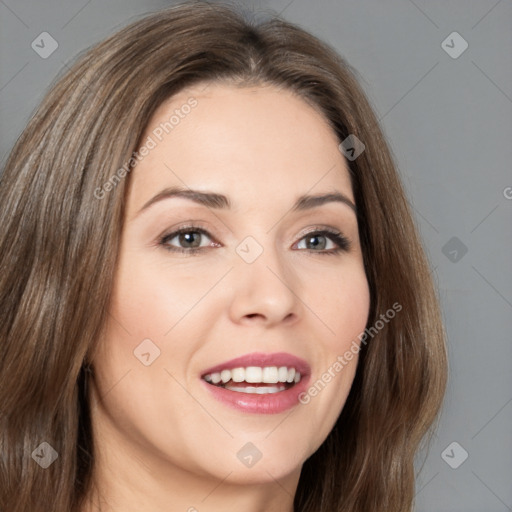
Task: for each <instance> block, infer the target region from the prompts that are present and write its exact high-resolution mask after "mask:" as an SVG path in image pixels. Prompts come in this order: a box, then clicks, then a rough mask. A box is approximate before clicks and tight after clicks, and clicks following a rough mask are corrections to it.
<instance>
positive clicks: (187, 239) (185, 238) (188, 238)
mask: <svg viewBox="0 0 512 512" xmlns="http://www.w3.org/2000/svg"><path fill="white" fill-rule="evenodd" d="M195 235H197V236H198V237H199V236H200V233H197V232H194V231H191V232H190V233H182V234H181V235H180V243H181V242H184V243H186V244H188V243H191V242H192V243H193V240H192V239H193V238H194V236H195ZM196 242H197V240H196ZM198 246H199V245H198V244H197V243H196V244H195V245H193V247H198Z"/></svg>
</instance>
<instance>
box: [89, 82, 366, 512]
mask: <svg viewBox="0 0 512 512" xmlns="http://www.w3.org/2000/svg"><path fill="white" fill-rule="evenodd" d="M191 96H193V97H195V98H196V99H197V102H198V104H197V106H196V107H195V108H193V109H192V110H191V112H190V113H189V114H188V115H187V116H185V117H184V118H183V119H180V122H179V124H178V125H177V126H176V127H175V128H174V129H173V130H172V131H171V132H170V133H169V134H167V135H165V136H164V137H163V139H162V141H161V142H158V144H157V146H156V147H155V148H154V149H152V150H151V151H150V152H149V154H148V155H147V156H146V157H145V158H144V159H143V160H142V161H141V162H140V163H138V164H137V165H136V167H135V169H134V170H133V171H132V172H131V174H130V177H129V179H130V180H131V182H130V187H129V193H128V196H127V202H126V218H125V224H124V227H123V232H122V244H121V252H120V260H119V264H118V268H117V273H116V276H115V283H114V290H113V298H112V303H111V308H110V315H109V322H108V324H107V326H106V330H105V334H104V336H103V337H102V339H101V340H100V350H99V352H98V353H97V354H96V356H95V358H94V361H93V366H94V370H95V379H94V380H93V382H92V383H91V388H90V389H91V400H92V404H93V405H92V422H93V435H94V439H95V459H96V466H95V471H94V480H95V482H96V490H95V492H94V493H93V494H91V503H94V505H91V506H90V508H89V509H88V510H99V508H98V506H99V504H101V507H102V508H101V509H102V510H105V511H123V512H131V511H137V512H141V511H142V512H144V511H148V512H149V511H151V512H160V511H162V512H163V511H165V512H169V511H189V512H194V511H196V510H197V511H199V512H220V511H222V512H226V511H230V510H244V511H247V512H257V511H276V512H277V511H290V512H291V511H292V510H293V496H294V494H295V492H296V488H297V483H298V479H299V475H300V471H301V467H302V464H303V463H304V461H305V460H306V459H307V458H308V457H309V456H310V455H311V454H312V453H314V452H315V451H316V450H317V448H318V447H319V446H320V445H321V444H322V442H323V441H324V440H325V438H326V437H327V435H328V434H329V432H330V430H331V429H332V427H333V426H334V424H335V421H336V419H337V417H338V416H339V414H340V412H341V410H342V408H343V405H344V403H345V400H346V397H347V395H348V393H349V390H350V386H351V384H352V381H353V378H354V375H355V370H356V365H357V360H358V357H357V355H356V356H354V358H353V359H352V361H350V362H349V363H348V364H347V365H346V366H344V367H343V370H342V371H340V372H337V373H335V377H334V378H332V380H331V381H330V382H329V383H328V384H327V385H326V386H325V387H324V389H323V390H322V391H320V392H319V393H318V395H317V396H315V397H314V398H311V400H310V402H309V403H308V404H297V406H295V407H294V408H293V409H289V410H287V411H285V412H283V413H279V414H254V413H245V412H242V411H238V410H234V409H231V408H229V407H228V406H226V405H224V404H222V403H220V402H218V401H217V400H216V399H214V398H213V397H212V396H211V395H210V393H209V392H208V391H207V390H206V389H205V388H204V385H203V383H202V382H201V380H200V378H199V377H200V374H201V373H202V372H203V371H204V370H206V369H207V368H209V367H211V366H213V365H214V364H218V363H221V362H224V361H227V360H230V359H232V358H234V357H238V356H241V355H244V354H247V353H251V352H270V353H272V352H289V353H291V354H294V355H297V356H299V357H301V358H303V359H305V360H306V361H308V362H309V364H310V365H311V369H312V376H311V381H310V382H311V383H314V382H315V381H317V380H318V379H319V378H320V377H321V375H322V374H323V373H324V372H325V371H327V369H328V368H329V367H332V365H333V364H334V362H335V361H336V360H337V357H338V356H339V355H341V354H343V353H344V352H345V351H346V350H348V349H349V348H350V346H351V343H352V342H353V341H354V340H357V335H358V334H359V333H361V332H362V331H363V330H364V328H365V326H366V321H367V318H368V312H369V306H370V296H369V289H368V282H367V279H366V275H365V271H364V267H363V259H362V253H361V247H360V242H359V237H358V226H357V219H356V215H355V213H354V211H353V210H352V209H351V208H350V207H348V206H347V205H346V204H342V203H327V204H324V205H322V206H319V207H317V208H314V209H312V210H309V211H304V212H290V209H291V207H292V205H293V204H294V202H295V200H296V199H297V198H298V197H299V196H301V195H303V194H320V193H329V192H333V191H337V192H340V193H342V194H344V195H346V196H347V197H348V198H349V199H350V200H351V201H352V202H354V197H353V192H352V189H351V184H350V179H349V173H348V168H347V165H346V161H345V159H344V157H343V155H342V153H341V152H340V151H339V149H338V144H339V141H338V140H337V138H336V136H335V134H334V132H333V131H332V129H331V128H330V126H329V125H328V123H327V121H326V120H325V119H324V118H323V116H322V115H321V114H320V113H319V112H318V111H317V110H316V109H315V108H313V107H312V106H310V105H309V104H308V103H306V102H305V101H304V100H303V99H301V98H299V97H298V96H296V95H294V94H293V93H292V92H289V91H284V90H280V89H277V88H275V87H273V86H258V87H252V88H236V87H234V86H231V85H226V84H209V85H208V86H206V87H205V85H204V84H202V85H201V86H197V87H194V88H189V89H186V90H184V91H182V92H181V93H179V94H178V95H176V96H174V97H172V98H171V99H170V100H167V101H166V102H165V103H163V104H162V105H160V107H159V109H158V110H157V111H156V112H155V114H154V116H153V118H152V119H151V121H150V123H149V125H148V127H147V130H146V136H145V137H144V140H146V137H147V136H148V135H151V132H152V130H153V129H154V128H155V127H157V126H158V125H159V123H161V122H164V121H166V120H168V119H169V117H170V116H171V115H172V114H173V111H174V109H176V108H180V107H181V106H182V105H183V104H185V103H186V101H187V99H188V98H190V97H191ZM175 185H181V186H185V187H186V188H188V187H189V188H192V189H197V190H201V191H209V192H217V193H222V194H225V195H227V196H228V197H229V198H230V200H231V202H232V203H233V208H232V210H231V211H229V210H225V211H223V210H216V209H213V208H207V207H205V206H200V205H198V204H196V203H194V202H192V201H190V200H188V199H185V198H171V199H165V200H161V201H158V202H156V203H154V204H153V205H152V206H150V207H148V208H147V209H145V210H143V211H142V212H140V213H139V210H140V209H141V208H142V206H143V205H144V204H145V203H146V202H147V201H148V200H150V199H151V198H152V197H153V196H155V195H156V194H158V193H159V192H160V191H161V190H162V189H164V188H166V187H170V186H175ZM104 200H108V199H104ZM197 222H200V223H201V227H203V228H204V229H206V230H207V231H208V233H209V234H208V235H195V236H196V239H197V244H198V245H200V246H201V247H202V248H203V252H201V253H199V255H195V256H189V257H187V255H185V254H181V253H177V252H176V253H173V252H170V251H168V250H166V249H165V248H164V247H163V246H162V245H159V243H158V241H159V238H160V237H161V236H162V235H165V234H168V233H171V232H172V231H173V230H174V231H175V230H176V229H178V228H180V227H183V226H186V225H188V224H189V223H192V224H196V223H197ZM319 226H320V227H331V228H335V229H337V230H339V231H341V232H342V233H343V234H344V235H345V236H346V237H347V238H348V239H349V241H350V244H351V246H350V249H349V250H348V251H341V252H339V253H338V254H326V252H327V251H329V250H332V249H334V248H336V247H337V245H336V243H335V242H334V241H332V239H330V238H329V237H320V238H319V239H318V242H320V246H319V247H318V246H317V247H316V248H315V247H314V246H311V245H307V242H308V240H310V238H309V237H306V235H307V233H308V232H314V228H318V227H319ZM190 231H194V230H193V229H191V230H190ZM317 231H318V230H317ZM189 236H190V235H189ZM247 236H251V237H253V238H254V239H255V240H256V241H257V243H258V244H259V245H260V246H261V248H262V249H263V253H262V254H261V255H260V256H259V257H258V258H257V259H256V260H255V261H254V262H253V263H251V264H248V263H247V262H246V261H244V259H242V258H241V257H240V256H239V255H238V254H237V252H236V248H237V246H238V245H239V244H240V243H241V242H242V241H243V240H244V239H245V238H246V237H247ZM322 244H325V245H322ZM167 245H168V246H169V245H171V246H174V247H178V248H179V247H181V248H183V247H185V248H186V247H190V244H188V245H187V243H186V241H184V240H182V239H181V240H180V237H178V236H175V237H174V238H173V239H172V240H168V241H167ZM185 250H187V249H185ZM314 251H316V252H314ZM322 252H324V253H323V254H322ZM147 338H149V339H151V340H152V342H153V343H154V344H155V345H156V346H157V347H158V348H159V349H160V356H159V357H158V358H156V359H155V360H154V361H153V362H152V363H151V364H150V365H148V366H145V365H144V364H142V363H141V362H140V361H139V360H138V359H137V358H136V357H135V356H134V349H136V347H137V346H138V345H139V344H140V343H141V342H142V340H144V339H147ZM248 442H251V443H253V444H254V445H255V446H256V447H257V448H258V449H259V451H260V452H261V453H262V458H261V459H260V460H259V461H258V462H257V463H256V464H255V465H253V466H252V467H250V468H248V467H246V466H245V465H244V464H242V463H241V462H240V460H239V459H238V458H237V452H238V451H239V450H240V449H241V448H242V447H243V446H244V445H245V444H246V443H248Z"/></svg>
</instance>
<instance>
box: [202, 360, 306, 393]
mask: <svg viewBox="0 0 512 512" xmlns="http://www.w3.org/2000/svg"><path fill="white" fill-rule="evenodd" d="M203 379H204V380H205V381H206V382H208V383H209V384H212V385H214V386H218V387H222V388H224V389H229V390H230V391H235V392H238V393H249V394H255V395H265V394H271V393H280V392H281V391H286V390H287V389H290V388H292V387H293V386H294V385H295V384H297V383H298V382H300V379H301V374H300V371H299V370H297V369H296V368H295V367H293V366H291V367H287V366H279V367H277V366H264V367H261V366H247V367H238V368H232V369H227V368H226V369H223V370H221V371H218V372H213V373H207V374H206V375H204V377H203Z"/></svg>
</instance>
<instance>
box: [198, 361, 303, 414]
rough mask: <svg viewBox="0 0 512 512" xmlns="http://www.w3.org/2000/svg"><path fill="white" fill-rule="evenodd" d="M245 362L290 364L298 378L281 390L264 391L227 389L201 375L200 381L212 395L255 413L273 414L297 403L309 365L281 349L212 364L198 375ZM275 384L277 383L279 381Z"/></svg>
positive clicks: (242, 409)
mask: <svg viewBox="0 0 512 512" xmlns="http://www.w3.org/2000/svg"><path fill="white" fill-rule="evenodd" d="M247 366H260V367H264V366H277V367H279V366H287V367H289V368H290V367H294V368H295V369H296V370H298V371H299V372H300V375H301V379H300V382H298V383H297V384H295V385H294V386H292V387H291V388H289V389H287V390H285V391H280V392H278V393H271V394H266V395H256V394H251V393H242V392H238V391H230V390H229V389H225V388H222V387H220V386H215V385H212V384H209V383H208V382H206V381H205V380H204V379H201V381H202V383H203V385H204V386H206V388H207V389H208V391H209V392H210V393H212V395H213V396H214V398H216V399H217V400H219V401H220V402H222V403H224V404H226V405H228V406H230V407H233V408H235V409H238V410H241V411H244V412H251V413H257V414H276V413H280V412H283V411H286V410H287V409H290V408H291V407H294V406H295V405H297V404H298V403H299V395H300V394H301V393H302V392H304V391H305V390H306V389H307V385H308V381H309V378H310V375H311V367H310V366H309V364H308V363H307V362H306V361H305V360H304V359H300V358H299V357H296V356H293V355H291V354H287V353H285V352H280V353H276V354H261V353H257V352H255V353H252V354H247V355H245V356H242V357H237V358H236V359H231V360H230V361H226V362H225V363H221V364H218V365H216V366H212V367H211V368H208V370H206V371H204V372H203V373H202V374H201V377H204V376H205V375H207V374H209V373H215V372H220V371H221V370H230V369H232V368H239V367H247ZM276 385H279V383H277V384H276Z"/></svg>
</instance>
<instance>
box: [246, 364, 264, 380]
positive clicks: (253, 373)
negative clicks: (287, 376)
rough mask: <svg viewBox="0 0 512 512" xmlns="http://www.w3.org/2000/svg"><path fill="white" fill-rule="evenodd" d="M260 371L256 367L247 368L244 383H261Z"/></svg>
mask: <svg viewBox="0 0 512 512" xmlns="http://www.w3.org/2000/svg"><path fill="white" fill-rule="evenodd" d="M261 374H262V369H261V368H259V367H258V366H248V367H247V368H246V369H245V382H261Z"/></svg>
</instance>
